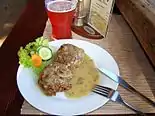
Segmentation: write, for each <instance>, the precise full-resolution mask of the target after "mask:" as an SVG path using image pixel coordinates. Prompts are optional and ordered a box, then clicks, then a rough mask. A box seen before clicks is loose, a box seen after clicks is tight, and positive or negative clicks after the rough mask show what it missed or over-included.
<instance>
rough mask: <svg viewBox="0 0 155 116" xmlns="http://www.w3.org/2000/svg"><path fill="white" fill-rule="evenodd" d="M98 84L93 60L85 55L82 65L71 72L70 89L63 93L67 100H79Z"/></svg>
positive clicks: (97, 73)
mask: <svg viewBox="0 0 155 116" xmlns="http://www.w3.org/2000/svg"><path fill="white" fill-rule="evenodd" d="M98 83H99V72H98V71H97V69H96V68H95V65H94V62H93V60H91V59H90V58H89V56H87V55H85V58H84V61H83V63H82V64H81V65H80V67H78V68H77V69H75V70H74V71H73V78H72V80H71V84H72V88H71V89H70V90H68V91H66V92H65V95H66V96H67V97H69V98H79V97H82V96H86V95H88V94H89V93H90V92H91V90H92V88H93V87H94V85H95V84H98Z"/></svg>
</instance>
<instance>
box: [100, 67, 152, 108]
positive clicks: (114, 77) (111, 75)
mask: <svg viewBox="0 0 155 116" xmlns="http://www.w3.org/2000/svg"><path fill="white" fill-rule="evenodd" d="M98 70H99V71H100V72H101V73H103V74H104V75H106V76H108V77H109V78H110V79H112V80H113V81H115V82H116V83H119V85H121V86H122V87H124V88H125V89H127V90H129V91H131V92H133V93H135V94H137V95H139V96H141V97H142V98H143V99H144V100H146V101H147V102H148V103H150V104H151V105H152V106H154V107H155V102H154V101H152V100H151V99H149V98H148V97H146V96H145V95H143V94H142V93H140V92H139V91H137V90H136V89H135V88H133V87H132V86H131V85H129V84H128V83H127V82H126V81H125V80H123V79H122V78H121V77H120V76H118V75H116V74H114V73H112V72H111V71H109V70H106V69H104V68H98Z"/></svg>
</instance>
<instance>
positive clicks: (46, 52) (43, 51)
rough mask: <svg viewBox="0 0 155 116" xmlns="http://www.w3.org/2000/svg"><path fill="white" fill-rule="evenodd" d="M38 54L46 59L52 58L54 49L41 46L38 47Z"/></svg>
mask: <svg viewBox="0 0 155 116" xmlns="http://www.w3.org/2000/svg"><path fill="white" fill-rule="evenodd" d="M38 54H39V56H40V57H41V58H42V60H44V61H46V60H49V59H51V58H52V55H53V54H52V50H51V49H50V48H49V47H47V46H41V47H40V48H39V49H38Z"/></svg>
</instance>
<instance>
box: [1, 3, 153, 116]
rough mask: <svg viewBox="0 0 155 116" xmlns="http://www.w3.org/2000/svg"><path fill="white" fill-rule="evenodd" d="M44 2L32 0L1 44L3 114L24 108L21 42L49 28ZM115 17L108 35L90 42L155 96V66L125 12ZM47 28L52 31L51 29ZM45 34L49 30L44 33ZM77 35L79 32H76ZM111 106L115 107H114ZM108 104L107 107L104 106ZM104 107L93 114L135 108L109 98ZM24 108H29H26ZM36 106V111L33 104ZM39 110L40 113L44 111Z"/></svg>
mask: <svg viewBox="0 0 155 116" xmlns="http://www.w3.org/2000/svg"><path fill="white" fill-rule="evenodd" d="M43 4H44V0H33V1H32V0H28V5H27V6H26V8H25V10H24V11H23V14H22V15H21V17H20V19H19V20H18V21H17V23H16V25H15V26H14V28H13V29H12V31H11V33H10V34H9V35H8V37H7V38H6V41H5V42H4V44H3V45H2V47H1V48H0V54H1V56H0V65H1V67H0V71H1V73H0V76H1V79H2V81H1V84H0V88H1V97H0V103H1V104H0V114H2V115H19V114H20V112H21V107H22V104H23V101H24V99H23V97H22V96H21V94H20V93H19V91H18V88H17V85H16V71H17V68H18V66H19V64H18V57H17V51H18V50H19V47H20V46H23V45H26V44H27V43H28V42H30V41H33V40H34V39H35V38H36V37H39V36H42V35H43V32H44V29H45V30H46V29H47V25H46V21H47V15H46V12H45V9H44V5H43ZM114 17H115V18H113V19H112V22H114V23H113V24H111V25H110V27H109V32H108V35H107V38H105V39H103V40H96V41H94V40H91V41H90V42H93V43H96V44H98V45H100V46H102V47H104V48H105V49H106V50H107V51H108V52H110V53H111V54H112V56H113V57H114V58H115V60H116V61H117V63H118V65H119V68H120V72H121V75H122V76H123V77H124V79H126V80H127V82H129V83H130V84H131V85H133V86H134V87H135V88H136V89H137V90H139V91H141V92H142V93H144V94H145V95H146V96H148V97H149V98H151V99H153V100H154V96H155V78H154V77H155V74H154V70H153V69H152V67H151V66H150V64H149V62H148V60H147V58H146V56H145V54H144V53H143V51H142V49H141V48H140V46H139V44H138V43H137V41H136V38H135V36H134V35H133V33H132V31H131V30H130V28H129V27H128V25H127V24H126V23H125V21H124V19H123V18H122V17H121V16H114ZM45 27H46V28H45ZM45 32H47V33H48V29H47V31H45ZM44 35H48V34H45V33H44ZM75 36H77V35H76V34H75ZM81 39H83V38H81ZM87 41H89V40H87ZM101 41H102V42H101ZM118 90H119V91H120V93H121V95H122V97H123V98H124V99H127V100H129V102H130V103H133V104H134V105H135V106H137V107H139V108H141V109H142V110H143V111H145V112H147V113H150V114H152V115H154V113H155V111H154V110H153V109H152V107H151V106H149V105H148V104H147V103H143V101H142V99H140V98H139V97H137V96H135V95H133V94H131V93H129V92H128V91H126V90H124V89H123V88H121V87H119V88H118ZM153 94H154V96H153ZM136 101H137V102H136ZM24 104H26V105H28V107H30V108H32V107H31V106H30V105H29V104H28V103H26V102H24ZM23 106H24V105H23ZM26 107H27V106H26ZM111 107H112V108H113V110H111ZM104 108H105V109H107V110H104ZM104 108H101V109H99V110H97V111H95V112H92V113H91V114H106V115H107V114H110V113H108V112H111V114H114V112H115V111H117V112H116V113H115V114H133V112H132V111H130V110H128V109H127V108H125V107H123V106H121V105H119V104H115V103H112V102H109V103H108V104H107V105H106V106H105V107H104ZM120 109H122V110H120ZM22 110H23V111H26V110H24V109H23V108H22ZM32 110H33V111H34V109H33V108H32ZM113 111H114V112H113ZM37 112H39V111H37ZM112 112H113V113H112ZM21 113H22V112H21ZM23 114H31V112H24V113H23ZM37 114H40V112H39V113H37Z"/></svg>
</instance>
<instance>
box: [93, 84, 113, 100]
mask: <svg viewBox="0 0 155 116" xmlns="http://www.w3.org/2000/svg"><path fill="white" fill-rule="evenodd" d="M93 92H94V93H97V94H100V95H102V96H104V97H108V98H110V97H111V95H112V94H113V92H114V90H113V89H111V88H109V87H105V86H101V85H96V86H95V88H94V89H93Z"/></svg>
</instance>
